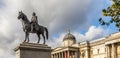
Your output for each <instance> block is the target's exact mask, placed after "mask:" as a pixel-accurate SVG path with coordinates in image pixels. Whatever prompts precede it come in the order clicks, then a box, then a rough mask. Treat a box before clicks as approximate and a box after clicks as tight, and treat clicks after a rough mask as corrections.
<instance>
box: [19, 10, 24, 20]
mask: <svg viewBox="0 0 120 58" xmlns="http://www.w3.org/2000/svg"><path fill="white" fill-rule="evenodd" d="M23 18H24V13H23V12H22V11H20V12H19V14H18V19H23Z"/></svg>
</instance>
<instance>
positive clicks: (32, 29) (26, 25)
mask: <svg viewBox="0 0 120 58" xmlns="http://www.w3.org/2000/svg"><path fill="white" fill-rule="evenodd" d="M18 19H21V21H22V26H23V31H24V32H25V40H24V43H25V42H27V43H29V41H30V40H29V33H36V34H37V36H38V41H37V43H39V42H40V39H41V38H40V35H42V37H43V39H44V42H43V44H45V41H46V40H45V39H48V29H47V28H46V27H44V26H41V25H39V24H38V20H37V16H36V13H35V12H33V14H32V19H31V22H30V21H29V20H28V18H27V16H26V15H25V14H24V13H23V12H22V11H20V12H19V14H18ZM45 33H46V34H45Z"/></svg>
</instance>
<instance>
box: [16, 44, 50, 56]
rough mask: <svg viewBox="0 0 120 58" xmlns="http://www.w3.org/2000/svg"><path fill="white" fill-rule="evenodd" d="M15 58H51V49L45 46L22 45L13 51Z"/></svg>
mask: <svg viewBox="0 0 120 58" xmlns="http://www.w3.org/2000/svg"><path fill="white" fill-rule="evenodd" d="M14 50H15V52H16V58H51V51H52V50H51V47H49V46H47V45H45V44H36V43H23V44H20V45H19V46H18V47H16V48H15V49H14Z"/></svg>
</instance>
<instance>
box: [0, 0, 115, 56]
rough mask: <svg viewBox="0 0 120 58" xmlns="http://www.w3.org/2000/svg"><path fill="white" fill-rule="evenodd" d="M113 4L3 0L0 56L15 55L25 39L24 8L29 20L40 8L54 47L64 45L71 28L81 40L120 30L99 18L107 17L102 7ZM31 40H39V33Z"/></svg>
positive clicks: (0, 0)
mask: <svg viewBox="0 0 120 58" xmlns="http://www.w3.org/2000/svg"><path fill="white" fill-rule="evenodd" d="M111 4H112V2H111V1H110V0H0V58H15V52H14V51H13V49H14V48H15V47H16V46H17V45H19V44H20V43H21V42H22V41H23V40H24V32H23V30H22V24H21V21H20V20H18V19H17V16H18V12H19V11H21V10H22V11H23V12H24V13H25V14H26V15H27V17H28V19H29V20H30V19H31V16H32V12H36V14H37V16H38V21H39V24H40V25H43V26H46V27H47V28H48V30H49V40H48V41H47V44H48V45H49V46H51V47H52V48H54V47H57V46H59V45H61V42H62V39H63V37H64V36H65V34H66V33H67V29H68V28H69V29H70V31H71V33H72V34H73V35H75V37H76V39H77V42H82V41H86V40H94V39H99V38H101V37H104V36H107V35H108V34H112V33H115V32H117V29H115V27H114V26H110V27H106V26H104V27H103V26H101V25H100V24H99V22H98V19H99V18H100V17H103V16H102V9H104V8H107V6H109V5H111ZM103 18H104V19H109V17H107V18H105V17H103ZM41 38H42V37H41ZM30 40H31V42H33V43H35V42H36V41H37V36H36V35H35V34H31V35H30ZM41 43H42V39H41Z"/></svg>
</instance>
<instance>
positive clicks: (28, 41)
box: [27, 33, 30, 43]
mask: <svg viewBox="0 0 120 58" xmlns="http://www.w3.org/2000/svg"><path fill="white" fill-rule="evenodd" d="M29 41H30V40H29V33H27V42H28V43H29Z"/></svg>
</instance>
